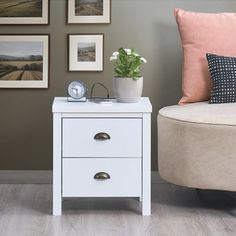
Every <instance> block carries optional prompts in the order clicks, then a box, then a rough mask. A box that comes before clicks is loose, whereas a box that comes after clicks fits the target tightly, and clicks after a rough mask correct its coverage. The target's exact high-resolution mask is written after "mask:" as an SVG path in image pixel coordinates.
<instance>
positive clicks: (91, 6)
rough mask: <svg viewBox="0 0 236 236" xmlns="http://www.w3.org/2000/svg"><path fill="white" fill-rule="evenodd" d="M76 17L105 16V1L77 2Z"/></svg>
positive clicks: (76, 0) (81, 0) (84, 0)
mask: <svg viewBox="0 0 236 236" xmlns="http://www.w3.org/2000/svg"><path fill="white" fill-rule="evenodd" d="M75 15H76V16H91V15H92V16H96V15H99V16H101V15H103V0H75Z"/></svg>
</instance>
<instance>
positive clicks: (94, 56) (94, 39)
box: [68, 34, 104, 71]
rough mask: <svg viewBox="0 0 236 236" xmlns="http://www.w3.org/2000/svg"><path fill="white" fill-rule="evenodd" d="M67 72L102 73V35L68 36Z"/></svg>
mask: <svg viewBox="0 0 236 236" xmlns="http://www.w3.org/2000/svg"><path fill="white" fill-rule="evenodd" d="M68 37H69V71H103V48H104V35H103V34H76V35H72V34H70V35H69V36H68Z"/></svg>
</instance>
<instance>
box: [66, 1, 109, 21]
mask: <svg viewBox="0 0 236 236" xmlns="http://www.w3.org/2000/svg"><path fill="white" fill-rule="evenodd" d="M67 14H68V17H67V22H68V24H96V23H97V24H109V23H110V21H111V19H110V18H111V0H68V13H67Z"/></svg>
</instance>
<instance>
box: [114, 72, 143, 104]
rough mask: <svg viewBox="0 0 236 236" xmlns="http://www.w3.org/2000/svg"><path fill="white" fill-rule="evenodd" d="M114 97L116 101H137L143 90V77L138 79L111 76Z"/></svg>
mask: <svg viewBox="0 0 236 236" xmlns="http://www.w3.org/2000/svg"><path fill="white" fill-rule="evenodd" d="M112 84H113V92H114V97H115V98H116V99H117V101H118V102H127V103H132V102H138V101H139V99H140V97H141V96H142V91H143V77H140V78H139V79H138V80H133V79H132V78H120V77H113V83H112Z"/></svg>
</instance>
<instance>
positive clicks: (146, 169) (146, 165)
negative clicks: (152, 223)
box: [142, 113, 151, 216]
mask: <svg viewBox="0 0 236 236" xmlns="http://www.w3.org/2000/svg"><path fill="white" fill-rule="evenodd" d="M142 166H143V169H142V171H143V191H142V193H143V197H142V200H143V202H142V214H143V215H146V216H148V215H151V115H150V114H148V113H144V114H143V165H142Z"/></svg>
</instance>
